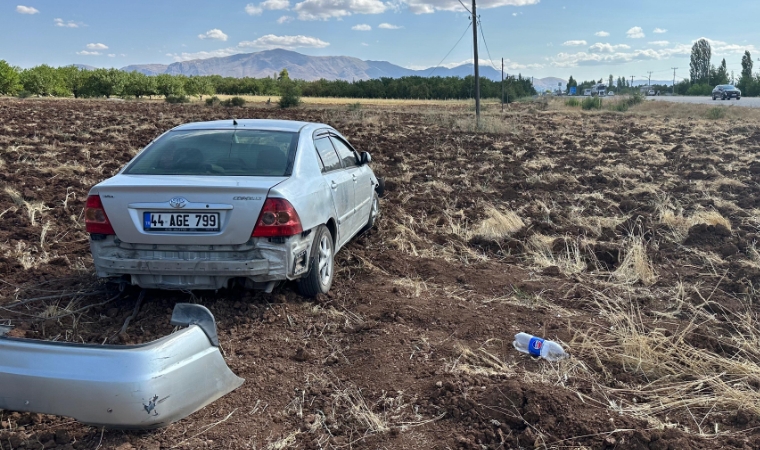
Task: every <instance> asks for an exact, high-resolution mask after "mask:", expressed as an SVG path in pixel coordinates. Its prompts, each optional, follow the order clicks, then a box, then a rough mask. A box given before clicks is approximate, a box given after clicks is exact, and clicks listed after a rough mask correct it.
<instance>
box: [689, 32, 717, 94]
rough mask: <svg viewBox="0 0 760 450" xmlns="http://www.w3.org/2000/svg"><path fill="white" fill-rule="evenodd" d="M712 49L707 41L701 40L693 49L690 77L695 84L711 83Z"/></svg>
mask: <svg viewBox="0 0 760 450" xmlns="http://www.w3.org/2000/svg"><path fill="white" fill-rule="evenodd" d="M711 57H712V49H711V48H710V43H709V42H707V40H706V39H700V40H698V41H697V42H695V43H694V45H693V46H692V47H691V63H690V64H689V75H690V76H691V82H692V83H693V84H709V83H710V58H711Z"/></svg>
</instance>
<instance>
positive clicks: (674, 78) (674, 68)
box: [671, 67, 678, 95]
mask: <svg viewBox="0 0 760 450" xmlns="http://www.w3.org/2000/svg"><path fill="white" fill-rule="evenodd" d="M671 69H673V95H676V69H678V67H671Z"/></svg>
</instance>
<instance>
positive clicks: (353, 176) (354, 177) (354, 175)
mask: <svg viewBox="0 0 760 450" xmlns="http://www.w3.org/2000/svg"><path fill="white" fill-rule="evenodd" d="M351 178H353V179H354V183H356V174H352V175H351Z"/></svg>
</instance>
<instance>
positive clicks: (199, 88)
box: [185, 76, 216, 100]
mask: <svg viewBox="0 0 760 450" xmlns="http://www.w3.org/2000/svg"><path fill="white" fill-rule="evenodd" d="M185 93H186V94H187V95H197V96H198V98H199V99H200V100H203V96H204V95H214V94H215V93H216V90H215V89H214V85H213V84H212V83H211V80H209V78H208V77H199V76H194V77H189V78H187V79H185Z"/></svg>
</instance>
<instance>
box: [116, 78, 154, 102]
mask: <svg viewBox="0 0 760 450" xmlns="http://www.w3.org/2000/svg"><path fill="white" fill-rule="evenodd" d="M122 94H123V95H128V96H134V97H135V98H142V97H144V96H146V95H155V94H156V78H155V77H151V76H148V75H145V74H144V73H142V72H129V73H127V74H126V75H125V76H124V90H123V91H122Z"/></svg>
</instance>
